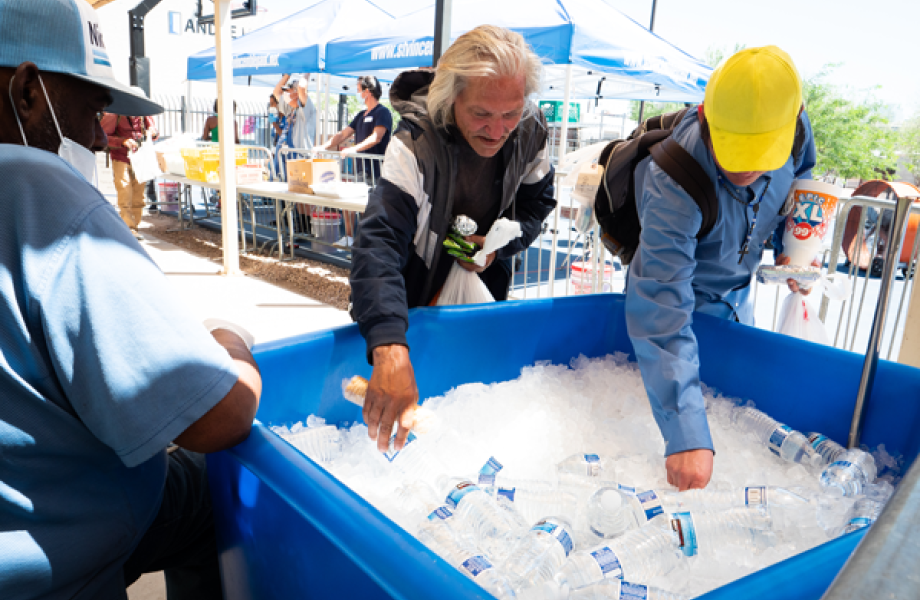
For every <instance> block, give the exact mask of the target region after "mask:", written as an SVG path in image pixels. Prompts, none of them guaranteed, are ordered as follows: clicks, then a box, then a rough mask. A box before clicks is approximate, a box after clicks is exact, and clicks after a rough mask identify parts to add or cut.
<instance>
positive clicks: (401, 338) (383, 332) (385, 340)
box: [362, 317, 409, 366]
mask: <svg viewBox="0 0 920 600" xmlns="http://www.w3.org/2000/svg"><path fill="white" fill-rule="evenodd" d="M362 329H363V328H362ZM363 333H364V339H365V340H366V341H367V364H369V365H371V366H373V364H374V360H373V353H374V348H376V347H377V346H388V345H391V344H399V345H401V346H405V347H406V348H408V347H409V343H408V342H407V341H406V322H405V321H404V320H402V319H400V318H398V317H392V318H388V319H381V320H380V321H377V322H376V323H374V324H373V325H372V326H370V327H368V328H367V329H366V330H365V331H364V332H363Z"/></svg>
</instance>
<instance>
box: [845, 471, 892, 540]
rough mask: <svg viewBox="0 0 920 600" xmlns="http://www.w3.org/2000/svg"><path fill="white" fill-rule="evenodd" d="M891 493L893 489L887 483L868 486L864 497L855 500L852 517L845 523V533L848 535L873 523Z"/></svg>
mask: <svg viewBox="0 0 920 600" xmlns="http://www.w3.org/2000/svg"><path fill="white" fill-rule="evenodd" d="M893 492H894V488H893V487H891V484H890V483H888V482H887V481H886V482H883V483H881V484H878V485H869V486H868V488H867V489H866V495H865V496H864V497H862V498H860V499H859V500H857V501H856V506H855V507H853V515H852V517H850V521H849V523H847V526H846V532H847V533H850V532H851V531H856V530H857V529H862V528H863V527H869V526H870V525H872V524H873V523H875V521H876V520H877V519H878V516H879V515H880V514H881V513H882V509H883V508H885V505H886V504H888V500H889V499H890V498H891V494H892V493H893Z"/></svg>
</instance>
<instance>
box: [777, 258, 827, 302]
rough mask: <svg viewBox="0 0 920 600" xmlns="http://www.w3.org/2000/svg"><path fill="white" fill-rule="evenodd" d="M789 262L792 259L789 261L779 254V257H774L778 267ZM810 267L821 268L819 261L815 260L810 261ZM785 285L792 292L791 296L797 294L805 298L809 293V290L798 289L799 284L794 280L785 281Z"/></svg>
mask: <svg viewBox="0 0 920 600" xmlns="http://www.w3.org/2000/svg"><path fill="white" fill-rule="evenodd" d="M791 260H792V259H790V258H789V257H788V256H786V255H785V254H780V255H779V256H777V257H776V265H777V266H780V267H781V266H783V265H788V264H789V263H790V261H791ZM811 266H813V267H818V268H821V261H819V260H818V259H817V258H816V259H814V260H813V261H811ZM786 285H788V286H789V291H790V292H792V293H793V294H794V293H796V292H798V293H800V294H802V295H803V296H807V295H808V294H810V293H811V288H803V287H799V284H798V282H797V281H796V280H795V279H787V280H786Z"/></svg>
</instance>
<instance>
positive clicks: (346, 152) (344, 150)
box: [339, 146, 355, 156]
mask: <svg viewBox="0 0 920 600" xmlns="http://www.w3.org/2000/svg"><path fill="white" fill-rule="evenodd" d="M354 153H355V147H354V146H349V147H347V148H342V149H341V150H339V154H340V155H342V156H348V155H349V154H354Z"/></svg>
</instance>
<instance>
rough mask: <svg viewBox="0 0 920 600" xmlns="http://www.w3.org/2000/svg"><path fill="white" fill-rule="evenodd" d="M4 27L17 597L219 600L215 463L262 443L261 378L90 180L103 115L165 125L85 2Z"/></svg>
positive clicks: (1, 433) (6, 6) (10, 486)
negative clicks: (208, 459)
mask: <svg viewBox="0 0 920 600" xmlns="http://www.w3.org/2000/svg"><path fill="white" fill-rule="evenodd" d="M0 29H2V35H0V90H3V93H2V94H0V181H3V187H2V190H0V398H2V401H0V456H2V460H0V598H3V599H4V600H18V599H27V598H68V599H72V598H81V599H91V598H92V599H96V598H102V599H108V598H125V597H126V593H125V589H126V587H127V586H128V585H129V584H130V583H131V582H133V581H134V580H136V579H137V578H138V577H139V576H140V575H141V574H142V573H144V572H150V571H159V570H165V573H166V579H167V590H168V596H169V598H170V600H176V599H185V598H188V599H191V598H196V599H197V598H213V599H215V600H216V599H219V598H221V583H220V572H219V566H218V562H217V550H216V540H215V533H214V526H213V519H212V517H211V506H210V499H209V496H208V489H207V479H206V472H205V464H204V457H203V456H202V455H201V454H198V453H202V452H214V451H218V450H222V449H225V448H228V447H231V446H233V445H235V444H237V443H239V442H240V441H242V440H244V439H245V438H246V437H247V436H248V435H249V430H250V427H251V424H252V419H253V416H254V414H255V411H256V408H257V406H258V398H259V394H260V392H261V379H260V377H259V373H258V369H257V367H256V365H255V362H254V361H253V358H252V355H251V354H250V352H249V349H248V344H247V343H246V342H244V340H243V339H241V337H240V336H239V335H237V334H236V333H233V332H231V331H228V330H226V329H215V330H214V331H212V333H211V334H209V333H208V331H207V330H206V329H205V328H204V327H202V325H201V323H199V322H196V321H195V320H194V319H191V318H190V317H188V316H187V312H186V310H185V307H184V306H183V305H182V304H181V303H180V302H179V301H178V300H177V299H175V298H173V297H172V295H171V294H170V292H169V289H168V284H167V283H166V281H165V278H164V276H163V274H162V272H160V270H159V269H158V268H157V266H156V265H155V264H154V263H153V261H152V260H151V259H150V258H149V257H148V256H147V255H146V253H144V251H143V249H142V248H141V247H140V246H139V245H138V243H137V240H135V238H134V237H133V236H132V235H131V232H130V231H129V229H128V228H127V226H126V225H125V224H124V222H123V221H122V220H121V218H120V217H119V216H118V213H117V212H116V210H115V208H114V207H113V206H112V205H111V204H109V202H107V201H106V199H105V198H104V197H103V196H102V194H100V193H99V191H98V190H97V189H96V188H95V187H93V186H92V185H91V184H90V183H89V181H88V179H87V175H90V176H91V175H92V171H93V168H94V166H95V156H94V155H93V153H92V152H91V150H90V149H91V148H94V147H101V146H102V147H104V146H105V133H104V132H103V131H102V128H101V125H100V121H99V119H98V117H99V116H101V114H102V111H108V112H113V113H116V114H125V115H138V116H147V115H151V114H155V113H157V112H161V111H162V109H161V108H160V107H159V106H157V105H156V104H154V103H152V102H149V101H148V100H147V99H146V98H140V97H138V96H136V95H134V94H133V93H132V92H131V91H130V90H129V89H128V87H127V86H124V85H122V84H120V83H118V82H117V81H115V79H114V76H113V73H112V69H111V66H110V62H109V59H108V55H107V53H106V50H105V46H104V43H103V39H104V38H103V36H102V32H101V30H100V28H99V22H98V18H97V16H96V14H95V11H93V10H92V8H90V6H89V5H88V4H87V3H86V2H83V0H0ZM14 32H15V33H14ZM172 441H175V442H176V444H177V445H178V446H179V449H178V450H176V451H174V452H172V453H168V452H167V447H168V446H169V444H170V442H172Z"/></svg>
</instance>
